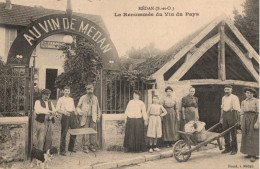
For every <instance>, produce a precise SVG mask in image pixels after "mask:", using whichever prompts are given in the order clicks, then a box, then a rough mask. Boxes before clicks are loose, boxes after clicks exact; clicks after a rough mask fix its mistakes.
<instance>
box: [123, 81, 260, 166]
mask: <svg viewBox="0 0 260 169" xmlns="http://www.w3.org/2000/svg"><path fill="white" fill-rule="evenodd" d="M224 92H225V95H224V96H223V98H222V104H221V116H220V123H221V124H222V128H223V130H227V129H228V128H230V127H233V126H235V127H234V128H233V129H232V130H231V131H230V132H228V133H226V134H225V135H224V140H225V150H224V151H222V153H230V152H231V155H235V154H236V153H237V150H238V148H237V127H236V126H239V124H240V125H241V129H242V142H241V148H240V151H241V152H242V153H243V154H247V155H248V156H246V157H247V158H250V161H252V162H254V161H255V160H256V158H257V156H258V155H259V116H258V114H259V100H258V99H257V98H255V97H254V95H256V90H255V89H254V88H251V87H247V88H245V89H244V93H245V95H246V99H245V100H244V101H242V103H241V106H240V101H239V98H238V97H237V96H236V95H234V94H232V86H231V85H226V86H225V87H224ZM165 93H166V97H165V98H163V99H162V100H163V101H162V103H161V104H160V103H159V97H158V95H155V94H154V95H153V98H152V101H153V102H152V104H151V105H149V107H148V110H147V111H146V107H145V104H144V102H143V101H141V100H140V93H139V91H134V92H133V100H131V101H129V103H128V105H127V107H126V110H125V121H126V129H125V138H124V147H125V148H126V149H127V151H129V152H140V151H144V150H145V147H146V146H145V134H144V128H145V127H144V126H148V127H147V133H146V135H147V137H148V138H149V152H151V153H152V152H153V151H160V149H159V148H158V147H157V139H158V138H162V140H163V141H165V142H166V143H167V147H169V146H172V145H173V144H174V143H175V142H176V141H177V140H179V134H178V133H177V131H178V130H183V126H181V121H183V122H184V124H186V123H188V122H190V121H192V120H193V121H198V120H199V113H198V98H197V97H195V96H194V94H195V88H194V87H191V88H190V89H189V94H188V95H187V96H185V97H183V98H182V99H181V111H180V112H181V113H179V111H178V109H177V101H176V98H175V97H174V96H173V94H172V93H173V89H172V88H171V87H166V88H165ZM230 135H231V140H230Z"/></svg>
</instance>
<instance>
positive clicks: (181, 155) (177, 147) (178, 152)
mask: <svg viewBox="0 0 260 169" xmlns="http://www.w3.org/2000/svg"><path fill="white" fill-rule="evenodd" d="M190 148H191V146H190V145H188V144H187V143H186V142H185V141H184V140H179V141H177V142H176V143H175V144H174V146H173V156H174V158H175V159H176V160H177V161H179V162H186V161H188V160H189V158H190V156H191V153H186V152H187V151H189V150H190Z"/></svg>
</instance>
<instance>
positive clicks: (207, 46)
mask: <svg viewBox="0 0 260 169" xmlns="http://www.w3.org/2000/svg"><path fill="white" fill-rule="evenodd" d="M219 38H220V37H219V33H218V34H216V35H215V36H213V37H212V38H210V39H208V40H207V41H205V42H204V43H203V44H202V45H201V46H200V47H199V48H198V50H196V51H195V52H194V54H193V55H192V56H191V57H190V60H189V61H187V62H185V63H184V64H183V65H182V66H181V67H180V68H179V69H178V70H177V71H176V72H175V73H174V74H173V75H172V76H171V77H170V78H169V81H174V80H175V81H178V80H180V78H181V77H182V76H183V75H185V73H186V72H187V71H188V70H189V69H190V68H191V67H192V66H193V65H194V64H195V63H196V62H197V61H198V60H199V58H200V57H201V56H202V55H203V54H204V53H205V52H206V51H207V50H209V49H210V48H211V47H212V46H213V45H215V44H216V43H217V42H218V41H219Z"/></svg>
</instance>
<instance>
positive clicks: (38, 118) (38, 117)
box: [35, 99, 55, 123]
mask: <svg viewBox="0 0 260 169" xmlns="http://www.w3.org/2000/svg"><path fill="white" fill-rule="evenodd" d="M39 101H40V103H41V106H42V107H43V108H46V104H45V102H44V101H43V100H42V99H40V100H39ZM48 107H49V110H50V111H52V106H51V102H50V101H48ZM45 115H46V114H36V118H35V120H36V121H38V122H40V123H43V122H44V121H45ZM52 123H55V120H54V118H52Z"/></svg>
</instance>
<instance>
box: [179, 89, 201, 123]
mask: <svg viewBox="0 0 260 169" xmlns="http://www.w3.org/2000/svg"><path fill="white" fill-rule="evenodd" d="M194 94H195V88H194V87H191V88H190V90H189V94H188V95H187V96H185V97H183V98H182V100H181V103H182V105H181V106H182V118H183V120H184V122H185V124H186V123H188V122H189V121H192V120H193V121H198V120H199V113H198V98H197V97H195V96H194Z"/></svg>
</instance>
